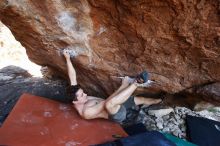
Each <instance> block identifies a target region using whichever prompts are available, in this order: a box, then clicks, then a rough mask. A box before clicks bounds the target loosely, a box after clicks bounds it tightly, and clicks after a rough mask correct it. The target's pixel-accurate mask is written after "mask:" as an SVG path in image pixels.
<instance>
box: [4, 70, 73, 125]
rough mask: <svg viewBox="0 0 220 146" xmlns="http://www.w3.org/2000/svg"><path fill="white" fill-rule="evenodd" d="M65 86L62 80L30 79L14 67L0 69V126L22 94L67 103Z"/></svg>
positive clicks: (24, 71)
mask: <svg viewBox="0 0 220 146" xmlns="http://www.w3.org/2000/svg"><path fill="white" fill-rule="evenodd" d="M65 85H66V83H65V82H64V81H62V80H49V79H45V78H36V77H31V75H30V74H29V73H28V72H27V71H26V70H24V69H22V68H19V67H16V66H8V67H5V68H2V69H0V126H1V124H2V123H3V121H4V120H5V118H6V117H7V116H8V114H9V113H10V111H11V110H12V108H13V107H14V105H15V104H16V102H17V100H18V99H19V97H20V96H21V95H22V94H23V93H30V94H33V95H38V96H42V97H46V98H51V99H54V100H58V101H60V102H68V101H69V100H68V96H67V95H66V93H65Z"/></svg>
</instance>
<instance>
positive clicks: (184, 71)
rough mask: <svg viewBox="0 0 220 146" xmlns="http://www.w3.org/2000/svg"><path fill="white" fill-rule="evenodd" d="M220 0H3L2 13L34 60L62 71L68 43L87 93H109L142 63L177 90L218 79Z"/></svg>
mask: <svg viewBox="0 0 220 146" xmlns="http://www.w3.org/2000/svg"><path fill="white" fill-rule="evenodd" d="M219 3H220V2H219V1H217V0H215V1H206V0H200V1H197V0H188V1H185V0H184V1H182V0H156V1H155V0H137V1H124V0H117V1H113V0H108V1H102V0H96V1H95V0H76V1H71V0H65V1H60V0H53V1H41V2H39V1H31V0H22V1H15V0H1V1H0V20H1V21H2V22H3V23H4V24H5V25H6V26H8V27H9V28H10V30H11V31H12V33H13V34H14V36H15V37H16V39H17V40H18V41H20V42H21V44H22V45H23V46H24V47H25V48H26V49H27V54H28V56H29V58H30V59H31V60H32V61H33V62H35V63H37V64H39V65H42V66H48V67H50V68H51V69H53V70H54V72H56V73H57V74H59V75H60V76H65V77H67V76H66V75H67V70H66V65H65V60H64V58H63V56H62V50H64V49H66V50H68V51H69V52H70V53H71V55H72V61H73V63H74V65H75V67H76V69H77V73H78V80H79V82H80V83H81V85H82V86H83V87H86V90H87V92H89V93H90V94H91V93H95V91H97V93H96V95H100V96H106V95H107V94H110V93H112V91H113V90H114V89H115V88H116V87H117V86H118V84H119V81H118V80H117V79H116V78H115V77H114V76H122V75H135V74H136V73H137V72H140V71H142V70H144V69H147V70H148V71H149V72H150V73H151V79H154V80H156V81H157V84H155V86H152V89H155V90H156V91H161V90H163V91H166V92H169V93H176V92H179V91H182V90H184V89H187V88H191V87H193V86H198V85H200V84H201V85H202V84H206V83H209V82H217V81H218V80H220V58H219V55H220V49H219V47H220V25H219V24H220V19H219V11H220V7H219V5H220V4H219ZM152 91H153V90H152Z"/></svg>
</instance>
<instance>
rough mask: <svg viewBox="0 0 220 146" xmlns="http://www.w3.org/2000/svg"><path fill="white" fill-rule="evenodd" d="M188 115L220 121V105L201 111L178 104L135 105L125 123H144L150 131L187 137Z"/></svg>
mask: <svg viewBox="0 0 220 146" xmlns="http://www.w3.org/2000/svg"><path fill="white" fill-rule="evenodd" d="M155 108H156V109H155ZM168 111H169V112H168ZM152 113H154V114H152ZM186 115H191V116H197V117H204V118H208V119H211V120H215V121H219V122H220V107H211V108H206V109H203V110H201V111H192V110H190V109H188V108H186V107H178V106H177V107H174V108H170V107H169V108H166V107H163V108H158V107H155V106H154V107H147V108H139V109H138V108H137V107H136V108H135V107H134V108H133V110H130V112H129V114H128V115H127V120H126V121H125V123H123V124H124V125H125V126H127V125H132V124H135V123H143V124H144V125H145V126H146V129H147V130H149V131H151V130H157V131H162V132H165V133H170V134H172V135H174V136H177V137H179V138H182V139H187V134H186V131H187V127H186V121H185V119H186Z"/></svg>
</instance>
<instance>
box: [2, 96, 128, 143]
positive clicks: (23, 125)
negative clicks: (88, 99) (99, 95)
mask: <svg viewBox="0 0 220 146" xmlns="http://www.w3.org/2000/svg"><path fill="white" fill-rule="evenodd" d="M113 135H121V136H123V137H125V136H127V134H126V133H125V131H124V130H123V129H122V128H121V127H120V125H119V124H117V123H113V122H110V121H108V120H104V119H95V120H84V119H82V118H81V117H80V116H79V115H78V113H77V112H76V110H75V109H74V108H73V107H72V105H67V104H63V103H59V102H56V101H53V100H49V99H46V98H42V97H38V96H33V95H30V94H23V95H22V96H21V97H20V99H19V101H18V102H17V104H16V105H15V107H14V108H13V110H12V112H11V113H10V115H9V116H8V118H7V119H6V121H5V122H4V124H3V126H2V127H1V128H0V145H12V146H40V145H44V146H58V145H59V146H60V145H64V146H75V145H82V146H84V145H92V144H98V143H103V142H106V141H111V140H114V139H115V138H113Z"/></svg>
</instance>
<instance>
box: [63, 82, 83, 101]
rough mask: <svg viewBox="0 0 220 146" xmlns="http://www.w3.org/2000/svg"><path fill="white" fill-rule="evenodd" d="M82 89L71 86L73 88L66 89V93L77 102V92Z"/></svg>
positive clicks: (78, 86) (77, 86)
mask: <svg viewBox="0 0 220 146" xmlns="http://www.w3.org/2000/svg"><path fill="white" fill-rule="evenodd" d="M79 89H81V86H80V85H79V84H78V85H71V86H68V87H67V88H66V92H67V95H68V96H70V97H71V98H72V100H73V101H76V100H77V98H76V92H77V91H78V90H79Z"/></svg>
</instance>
